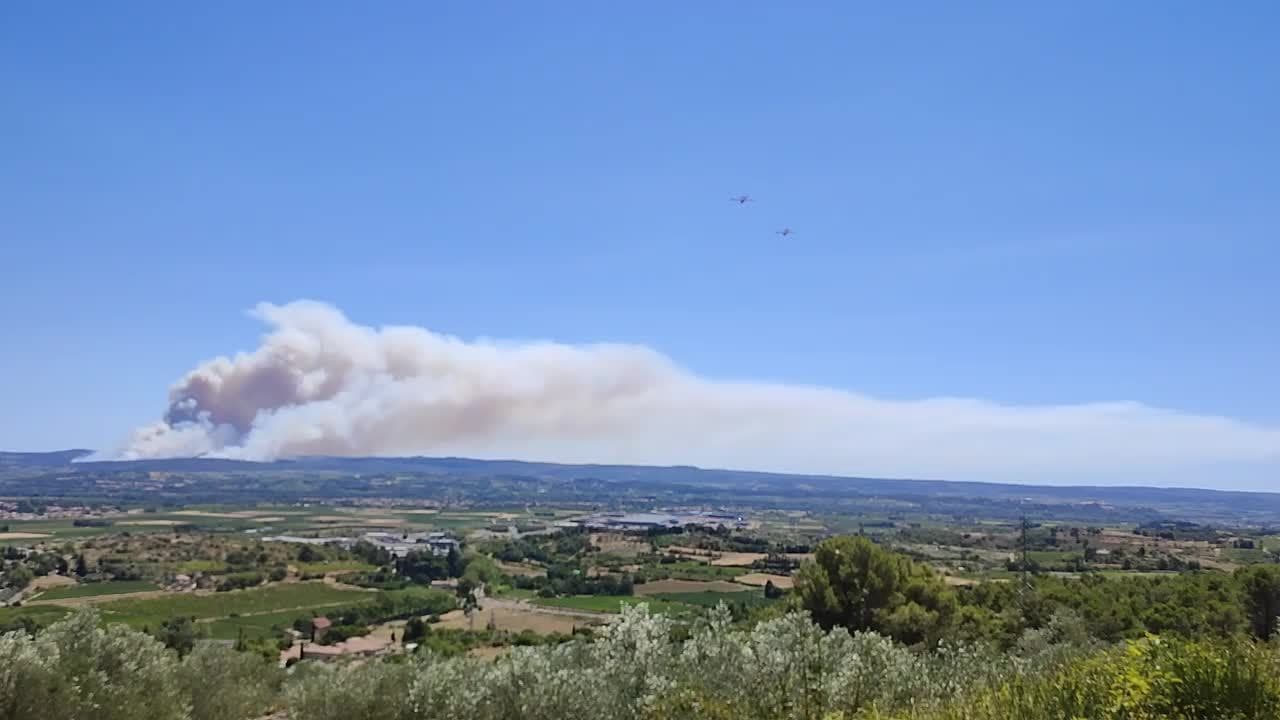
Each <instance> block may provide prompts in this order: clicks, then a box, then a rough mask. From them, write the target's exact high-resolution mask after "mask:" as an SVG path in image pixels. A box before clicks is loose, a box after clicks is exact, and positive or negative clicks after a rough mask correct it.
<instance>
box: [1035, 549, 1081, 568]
mask: <svg viewBox="0 0 1280 720" xmlns="http://www.w3.org/2000/svg"><path fill="white" fill-rule="evenodd" d="M1081 557H1084V553H1083V552H1075V551H1071V550H1032V551H1031V552H1029V553H1027V559H1029V560H1031V561H1033V562H1037V563H1040V564H1041V565H1056V564H1058V563H1064V562H1072V561H1074V560H1075V559H1076V558H1081Z"/></svg>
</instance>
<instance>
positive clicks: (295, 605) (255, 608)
mask: <svg viewBox="0 0 1280 720" xmlns="http://www.w3.org/2000/svg"><path fill="white" fill-rule="evenodd" d="M374 597H376V593H366V592H361V591H358V590H345V589H342V588H337V587H333V586H331V585H325V584H324V583H318V582H306V583H284V584H279V585H269V586H267V587H263V588H255V589H253V590H239V591H234V592H223V593H213V594H209V595H192V594H181V595H173V596H172V597H160V598H152V599H147V600H117V601H114V602H107V603H103V604H101V605H99V606H98V608H99V610H101V611H102V616H103V620H104V621H106V622H123V623H126V624H128V625H130V626H133V627H144V626H153V627H154V626H156V625H158V624H160V623H161V622H162V621H164V620H167V619H169V618H171V617H178V616H187V617H194V618H196V619H198V620H199V619H209V618H226V617H230V616H231V615H233V614H235V615H250V614H253V613H279V612H282V611H285V610H306V609H308V608H316V607H325V606H333V605H349V604H353V603H358V602H362V601H366V600H372V599H373V598H374Z"/></svg>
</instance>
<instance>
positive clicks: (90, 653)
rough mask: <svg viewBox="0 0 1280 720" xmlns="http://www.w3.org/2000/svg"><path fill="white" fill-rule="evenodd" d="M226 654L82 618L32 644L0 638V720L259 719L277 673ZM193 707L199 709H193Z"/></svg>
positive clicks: (17, 637) (21, 636)
mask: <svg viewBox="0 0 1280 720" xmlns="http://www.w3.org/2000/svg"><path fill="white" fill-rule="evenodd" d="M274 670H275V669H274V668H273V667H271V666H269V665H265V664H264V663H263V662H262V660H261V658H258V657H255V656H251V655H244V654H236V653H234V652H233V651H230V650H227V649H224V648H206V647H203V646H201V647H199V648H197V649H196V651H195V652H192V653H191V654H190V655H188V656H187V658H186V659H185V660H180V659H179V658H178V655H177V653H176V652H174V651H172V650H169V649H168V648H166V647H165V646H164V645H163V644H161V643H160V642H159V641H157V640H155V639H154V638H152V637H151V636H149V635H146V634H145V633H140V632H137V631H134V630H130V629H128V628H127V627H125V626H123V625H114V626H111V627H108V628H105V629H104V628H101V627H99V624H98V616H97V614H96V613H94V612H91V611H83V612H79V613H77V614H75V615H73V616H71V617H70V618H68V619H66V620H63V621H61V622H57V623H54V624H53V625H50V626H49V627H48V628H46V629H44V630H43V631H41V632H40V633H39V634H38V635H36V636H35V637H34V638H33V637H30V636H28V635H27V634H25V633H22V632H15V633H9V634H7V635H4V636H0V720H187V719H190V720H214V719H215V718H217V719H218V720H223V719H226V720H235V719H236V718H246V717H251V716H253V715H255V714H259V713H260V712H261V711H262V710H263V709H264V708H265V707H266V702H265V701H266V700H267V699H269V698H270V696H271V695H272V693H273V684H274V679H275V678H276V674H275V672H274ZM197 706H198V707H197Z"/></svg>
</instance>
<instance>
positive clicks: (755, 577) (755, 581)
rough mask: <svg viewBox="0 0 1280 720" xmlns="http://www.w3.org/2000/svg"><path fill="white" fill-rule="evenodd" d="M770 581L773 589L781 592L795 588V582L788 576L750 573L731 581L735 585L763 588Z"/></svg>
mask: <svg viewBox="0 0 1280 720" xmlns="http://www.w3.org/2000/svg"><path fill="white" fill-rule="evenodd" d="M770 580H772V581H773V586H774V587H776V588H782V589H783V590H789V589H791V588H792V587H794V586H795V581H794V580H792V579H791V576H790V575H771V574H769V573H750V574H748V575H739V576H738V577H736V578H734V579H733V581H734V582H736V583H742V584H743V585H753V586H756V587H763V586H764V585H765V583H767V582H769V581H770Z"/></svg>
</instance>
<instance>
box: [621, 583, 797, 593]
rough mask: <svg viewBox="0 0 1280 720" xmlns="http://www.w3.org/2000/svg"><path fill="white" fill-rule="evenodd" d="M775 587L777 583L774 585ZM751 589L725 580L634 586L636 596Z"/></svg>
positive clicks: (745, 590)
mask: <svg viewBox="0 0 1280 720" xmlns="http://www.w3.org/2000/svg"><path fill="white" fill-rule="evenodd" d="M774 584H775V585H776V584H777V583H774ZM750 590H751V588H749V587H747V586H746V585H739V584H738V583H732V582H727V581H725V580H654V581H653V582H647V583H641V584H639V585H636V586H635V593H636V595H660V594H662V593H696V592H749V591H750Z"/></svg>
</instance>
